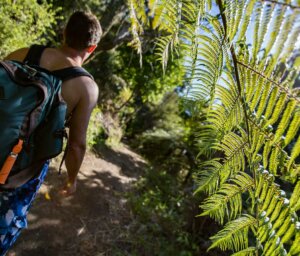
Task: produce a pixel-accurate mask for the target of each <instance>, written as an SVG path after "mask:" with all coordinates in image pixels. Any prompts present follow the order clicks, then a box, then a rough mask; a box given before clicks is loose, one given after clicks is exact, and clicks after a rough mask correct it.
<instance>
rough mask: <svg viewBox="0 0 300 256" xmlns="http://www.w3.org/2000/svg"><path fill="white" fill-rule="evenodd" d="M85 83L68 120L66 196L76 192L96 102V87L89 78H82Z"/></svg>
mask: <svg viewBox="0 0 300 256" xmlns="http://www.w3.org/2000/svg"><path fill="white" fill-rule="evenodd" d="M81 79H82V80H84V81H85V83H82V84H81V86H80V92H78V93H81V96H80V99H79V101H78V103H77V104H76V106H75V108H74V110H73V112H72V117H71V120H70V131H69V142H68V150H67V153H66V160H65V164H66V168H67V172H68V184H67V187H66V191H65V193H66V194H71V193H73V192H75V190H76V177H77V175H78V172H79V169H80V166H81V164H82V161H83V158H84V155H85V151H86V133H87V127H88V124H89V120H90V116H91V113H92V110H93V109H94V107H95V106H96V104H97V100H98V93H99V92H98V86H97V85H96V83H95V82H94V81H92V80H91V79H90V78H87V77H82V78H81Z"/></svg>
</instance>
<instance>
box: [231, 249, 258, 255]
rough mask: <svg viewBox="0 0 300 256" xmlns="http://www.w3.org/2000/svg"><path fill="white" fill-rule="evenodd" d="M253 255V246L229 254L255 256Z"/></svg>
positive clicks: (254, 251)
mask: <svg viewBox="0 0 300 256" xmlns="http://www.w3.org/2000/svg"><path fill="white" fill-rule="evenodd" d="M255 255H256V248H255V247H248V248H247V249H244V250H242V251H239V252H236V253H233V254H231V256H255Z"/></svg>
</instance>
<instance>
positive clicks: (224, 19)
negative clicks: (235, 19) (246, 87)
mask: <svg viewBox="0 0 300 256" xmlns="http://www.w3.org/2000/svg"><path fill="white" fill-rule="evenodd" d="M217 3H218V6H219V8H220V14H221V18H222V22H223V26H224V32H225V35H224V40H225V39H226V38H227V25H226V24H227V21H226V16H225V14H224V7H223V4H222V0H217ZM228 45H230V53H231V56H232V60H233V65H234V72H235V77H236V84H237V87H238V91H239V94H240V96H241V98H240V99H241V101H242V106H243V110H244V115H245V122H246V126H247V127H246V128H247V134H248V142H249V144H250V135H249V133H250V126H249V123H248V114H247V109H246V100H245V98H244V97H243V95H242V86H241V80H240V74H239V70H238V65H237V63H238V59H237V57H236V54H235V50H234V47H233V44H230V42H229V43H228Z"/></svg>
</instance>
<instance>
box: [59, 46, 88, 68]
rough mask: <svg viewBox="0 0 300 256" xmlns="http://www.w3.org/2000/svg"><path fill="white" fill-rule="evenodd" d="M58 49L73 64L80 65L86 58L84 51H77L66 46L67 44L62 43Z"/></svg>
mask: <svg viewBox="0 0 300 256" xmlns="http://www.w3.org/2000/svg"><path fill="white" fill-rule="evenodd" d="M59 50H60V51H61V52H62V53H63V54H64V55H65V56H66V57H67V58H69V59H71V61H72V62H73V63H74V66H80V67H81V66H82V64H83V63H84V61H85V60H86V58H87V56H86V55H87V54H86V52H84V51H82V52H80V51H77V50H75V49H73V48H71V47H68V46H67V45H62V46H61V47H60V48H59Z"/></svg>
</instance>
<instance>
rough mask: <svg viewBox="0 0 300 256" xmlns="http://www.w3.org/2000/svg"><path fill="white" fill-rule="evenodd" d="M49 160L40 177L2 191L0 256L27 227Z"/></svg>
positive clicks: (0, 198)
mask: <svg viewBox="0 0 300 256" xmlns="http://www.w3.org/2000/svg"><path fill="white" fill-rule="evenodd" d="M48 166H49V163H48V162H47V163H46V164H45V165H44V166H43V168H42V171H41V173H40V175H39V176H38V177H35V178H33V179H31V180H29V181H28V182H27V183H25V184H24V185H22V186H21V187H19V188H17V189H15V190H13V191H0V256H3V255H5V253H6V252H7V251H8V249H9V248H10V247H11V246H12V245H13V243H14V242H15V241H16V239H17V237H18V236H19V234H20V232H21V230H22V229H23V228H26V227H27V220H26V215H27V213H28V210H29V208H30V206H31V203H32V201H33V200H34V198H35V196H36V194H37V191H38V189H39V188H40V186H41V185H42V183H43V181H44V179H45V176H46V174H47V171H48Z"/></svg>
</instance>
